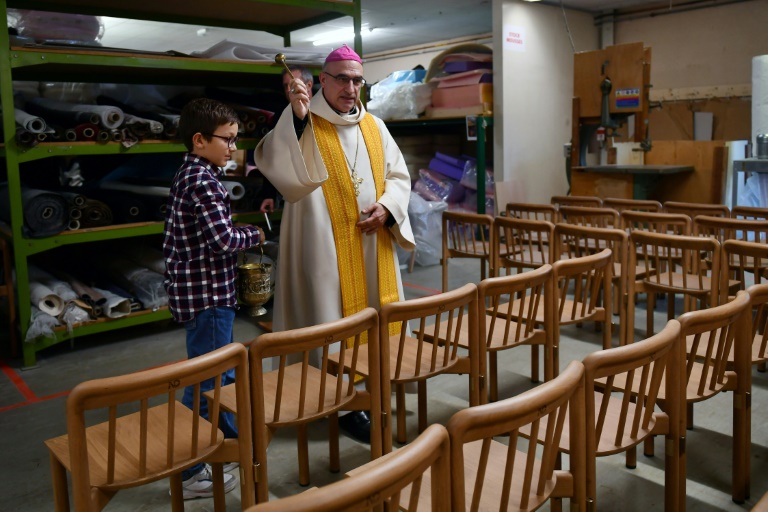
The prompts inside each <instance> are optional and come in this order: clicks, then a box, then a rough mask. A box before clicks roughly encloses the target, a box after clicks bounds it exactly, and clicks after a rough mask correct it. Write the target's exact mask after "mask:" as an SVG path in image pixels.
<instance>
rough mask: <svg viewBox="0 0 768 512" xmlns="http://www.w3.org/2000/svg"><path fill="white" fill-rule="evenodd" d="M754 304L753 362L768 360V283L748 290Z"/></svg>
mask: <svg viewBox="0 0 768 512" xmlns="http://www.w3.org/2000/svg"><path fill="white" fill-rule="evenodd" d="M747 293H749V300H750V302H751V303H752V311H753V313H752V362H753V363H754V362H758V363H759V362H765V361H766V359H768V283H763V284H753V285H752V286H750V287H749V288H747Z"/></svg>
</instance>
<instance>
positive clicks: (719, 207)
mask: <svg viewBox="0 0 768 512" xmlns="http://www.w3.org/2000/svg"><path fill="white" fill-rule="evenodd" d="M664 211H665V212H667V213H682V214H684V215H687V216H689V217H690V218H691V219H693V218H694V217H696V216H697V215H709V216H711V217H730V216H731V209H730V208H728V207H727V206H726V205H724V204H708V203H684V202H681V201H665V202H664Z"/></svg>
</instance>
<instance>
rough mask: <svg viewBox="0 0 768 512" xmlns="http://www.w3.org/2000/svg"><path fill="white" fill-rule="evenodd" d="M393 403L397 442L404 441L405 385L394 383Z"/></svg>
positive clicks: (402, 442) (403, 442)
mask: <svg viewBox="0 0 768 512" xmlns="http://www.w3.org/2000/svg"><path fill="white" fill-rule="evenodd" d="M395 400H396V402H395V404H396V406H397V442H398V443H400V444H405V443H406V439H407V438H406V433H405V385H404V384H395Z"/></svg>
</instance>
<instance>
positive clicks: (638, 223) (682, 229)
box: [621, 210, 693, 236]
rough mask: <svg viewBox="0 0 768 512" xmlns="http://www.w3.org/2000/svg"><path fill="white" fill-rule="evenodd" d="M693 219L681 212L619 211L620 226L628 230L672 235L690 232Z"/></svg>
mask: <svg viewBox="0 0 768 512" xmlns="http://www.w3.org/2000/svg"><path fill="white" fill-rule="evenodd" d="M692 224H693V221H692V220H691V218H690V217H688V216H687V215H683V214H672V213H654V212H639V211H634V210H628V211H624V212H621V226H622V228H623V229H625V230H627V231H628V232H630V233H631V232H632V231H635V230H641V231H653V232H655V233H667V234H674V235H685V236H688V235H690V234H691V230H692V229H693V228H692Z"/></svg>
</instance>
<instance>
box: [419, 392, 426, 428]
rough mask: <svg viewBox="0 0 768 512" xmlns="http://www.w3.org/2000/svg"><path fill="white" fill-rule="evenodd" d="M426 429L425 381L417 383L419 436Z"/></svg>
mask: <svg viewBox="0 0 768 512" xmlns="http://www.w3.org/2000/svg"><path fill="white" fill-rule="evenodd" d="M426 429H427V381H426V380H420V381H419V434H421V433H422V432H424V431H425V430H426Z"/></svg>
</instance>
